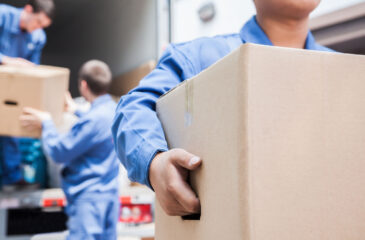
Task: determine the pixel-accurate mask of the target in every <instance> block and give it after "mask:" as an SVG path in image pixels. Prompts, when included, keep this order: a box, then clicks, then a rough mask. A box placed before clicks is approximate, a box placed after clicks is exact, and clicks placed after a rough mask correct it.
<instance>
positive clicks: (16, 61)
mask: <svg viewBox="0 0 365 240" xmlns="http://www.w3.org/2000/svg"><path fill="white" fill-rule="evenodd" d="M2 64H3V65H9V66H18V67H32V66H35V64H34V63H32V62H30V61H28V60H26V59H24V58H13V57H7V56H3V59H2Z"/></svg>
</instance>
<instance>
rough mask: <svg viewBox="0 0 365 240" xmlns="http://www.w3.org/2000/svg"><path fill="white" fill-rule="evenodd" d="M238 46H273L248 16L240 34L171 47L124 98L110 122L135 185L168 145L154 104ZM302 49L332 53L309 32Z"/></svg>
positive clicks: (124, 162)
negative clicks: (254, 44)
mask: <svg viewBox="0 0 365 240" xmlns="http://www.w3.org/2000/svg"><path fill="white" fill-rule="evenodd" d="M242 43H256V44H263V45H272V43H271V41H270V40H269V38H268V37H267V36H266V34H265V33H264V31H263V30H262V29H261V27H260V26H259V25H258V23H257V21H256V17H252V19H251V20H249V21H248V22H247V23H246V24H245V26H244V27H243V28H242V30H241V32H240V33H239V34H232V35H223V36H216V37H213V38H200V39H197V40H194V41H191V42H186V43H180V44H172V45H170V46H169V47H168V49H167V50H166V51H165V53H164V54H163V56H162V57H161V59H160V61H159V63H158V65H157V67H156V69H155V70H154V71H152V73H151V74H149V75H148V76H147V77H145V78H144V79H142V80H141V82H140V84H139V86H138V87H137V88H135V89H133V90H132V91H130V92H129V93H128V94H127V95H125V96H123V97H122V98H121V100H120V102H119V104H118V107H117V111H116V117H115V119H114V123H113V128H112V131H113V137H114V142H115V144H116V150H117V153H118V156H119V158H120V160H121V161H122V163H123V165H124V166H125V167H126V168H127V170H128V175H129V178H130V179H131V180H133V181H138V182H140V183H143V184H146V185H149V180H148V179H149V177H148V171H149V165H150V163H151V160H152V159H153V157H154V156H155V155H156V153H158V152H160V151H167V150H168V147H167V143H166V140H165V136H164V132H163V129H162V126H161V123H160V121H159V120H158V118H157V115H156V111H155V110H156V100H157V99H158V98H159V97H160V96H161V95H163V94H164V93H166V92H167V91H169V90H170V89H171V88H173V87H175V86H176V85H178V84H179V83H180V82H182V81H184V80H186V79H189V78H191V77H193V76H195V75H197V74H199V73H200V72H201V71H203V70H204V69H206V68H207V67H209V66H210V65H212V64H213V63H215V62H216V61H218V60H219V59H221V58H222V57H224V56H226V55H227V54H229V53H230V52H232V51H233V50H235V49H236V48H238V47H239V46H240V45H241V44H242ZM305 48H306V49H311V50H319V51H332V50H330V49H328V48H325V47H323V46H320V45H318V44H317V43H316V42H315V40H314V38H313V36H312V34H311V33H310V32H309V33H308V36H307V40H306V44H305Z"/></svg>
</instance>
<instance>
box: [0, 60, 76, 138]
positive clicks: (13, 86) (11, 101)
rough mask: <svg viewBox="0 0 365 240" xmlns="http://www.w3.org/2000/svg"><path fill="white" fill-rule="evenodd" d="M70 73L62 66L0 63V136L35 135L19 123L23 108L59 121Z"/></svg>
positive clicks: (36, 133) (37, 133) (38, 134)
mask: <svg viewBox="0 0 365 240" xmlns="http://www.w3.org/2000/svg"><path fill="white" fill-rule="evenodd" d="M69 75H70V72H69V70H68V69H66V68H59V67H50V66H36V67H30V68H24V67H9V66H0V116H1V117H0V135H5V136H15V137H39V136H40V132H39V131H26V130H25V129H23V128H22V127H21V125H20V122H19V116H20V115H21V114H22V112H23V108H24V107H32V108H36V109H40V110H43V111H47V112H50V113H51V114H52V117H53V120H54V121H55V123H56V124H60V123H61V121H62V114H63V109H64V95H65V92H66V91H67V89H68V82H69Z"/></svg>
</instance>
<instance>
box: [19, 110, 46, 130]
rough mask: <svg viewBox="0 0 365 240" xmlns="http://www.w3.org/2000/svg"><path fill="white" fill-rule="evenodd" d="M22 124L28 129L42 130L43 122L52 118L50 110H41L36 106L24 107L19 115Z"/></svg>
mask: <svg viewBox="0 0 365 240" xmlns="http://www.w3.org/2000/svg"><path fill="white" fill-rule="evenodd" d="M19 119H20V124H21V126H22V127H24V128H25V129H27V130H30V131H33V130H40V129H42V122H43V121H46V120H50V119H52V117H51V114H50V113H48V112H43V111H39V110H37V109H34V108H24V109H23V114H22V115H21V116H20V117H19Z"/></svg>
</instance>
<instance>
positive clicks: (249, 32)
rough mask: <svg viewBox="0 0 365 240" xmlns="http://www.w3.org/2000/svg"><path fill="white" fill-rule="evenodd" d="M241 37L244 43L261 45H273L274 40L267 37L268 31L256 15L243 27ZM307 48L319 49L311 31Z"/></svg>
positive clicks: (307, 40) (306, 44)
mask: <svg viewBox="0 0 365 240" xmlns="http://www.w3.org/2000/svg"><path fill="white" fill-rule="evenodd" d="M240 37H241V39H242V42H243V43H256V44H261V45H269V46H272V45H273V44H272V42H271V41H270V39H269V38H268V37H267V35H266V33H265V32H264V30H262V28H261V27H260V25H259V24H258V22H257V20H256V16H253V17H252V18H251V19H250V20H249V21H248V22H247V23H246V24H245V25H244V26H243V28H242V29H241V32H240ZM305 49H311V50H315V49H317V43H316V41H315V40H314V37H313V35H312V33H311V32H310V31H309V32H308V36H307V39H306V42H305Z"/></svg>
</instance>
